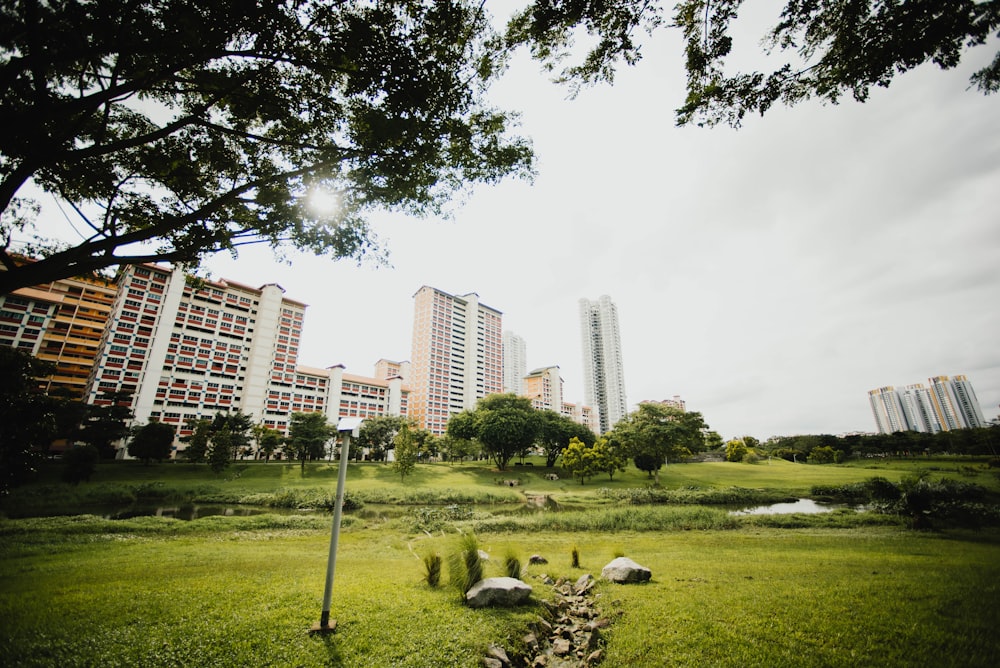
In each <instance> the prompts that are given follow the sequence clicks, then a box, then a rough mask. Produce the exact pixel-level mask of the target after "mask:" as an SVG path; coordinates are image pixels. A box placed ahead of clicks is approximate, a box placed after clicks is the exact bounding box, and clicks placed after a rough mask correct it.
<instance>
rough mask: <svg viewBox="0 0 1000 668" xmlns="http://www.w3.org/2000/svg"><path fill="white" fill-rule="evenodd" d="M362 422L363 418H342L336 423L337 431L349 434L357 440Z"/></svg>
mask: <svg viewBox="0 0 1000 668" xmlns="http://www.w3.org/2000/svg"><path fill="white" fill-rule="evenodd" d="M364 421H365V419H364V418H359V417H342V418H340V421H339V422H338V423H337V431H338V432H340V433H344V432H350V434H351V436H352V437H353V438H357V437H358V436H359V435H360V434H361V423H362V422H364Z"/></svg>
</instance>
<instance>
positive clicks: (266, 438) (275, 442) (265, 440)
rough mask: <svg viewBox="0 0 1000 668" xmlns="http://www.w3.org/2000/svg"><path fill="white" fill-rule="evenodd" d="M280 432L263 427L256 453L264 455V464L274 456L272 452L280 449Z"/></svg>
mask: <svg viewBox="0 0 1000 668" xmlns="http://www.w3.org/2000/svg"><path fill="white" fill-rule="evenodd" d="M281 439H282V435H281V432H280V431H278V430H277V429H273V428H271V427H265V428H264V432H263V433H262V434H261V435H260V437H259V438H258V440H257V447H258V451H259V452H262V453H264V463H267V462H268V460H270V459H271V457H273V456H274V451H275V450H277V449H278V448H279V447H281Z"/></svg>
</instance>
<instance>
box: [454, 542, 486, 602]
mask: <svg viewBox="0 0 1000 668" xmlns="http://www.w3.org/2000/svg"><path fill="white" fill-rule="evenodd" d="M482 579H483V560H482V558H481V557H480V556H479V540H478V539H477V538H476V536H475V534H471V533H467V534H463V535H462V537H461V539H459V543H458V550H457V551H456V552H455V553H454V554H451V555H449V557H448V581H449V583H450V584H451V586H452V587H454V588H456V589H457V590H458V591H459V594H460V595H461V596H462V600H465V594H466V593H468V591H469V590H470V589H472V587H473V586H474V585H475V584H476V583H477V582H479V581H480V580H482Z"/></svg>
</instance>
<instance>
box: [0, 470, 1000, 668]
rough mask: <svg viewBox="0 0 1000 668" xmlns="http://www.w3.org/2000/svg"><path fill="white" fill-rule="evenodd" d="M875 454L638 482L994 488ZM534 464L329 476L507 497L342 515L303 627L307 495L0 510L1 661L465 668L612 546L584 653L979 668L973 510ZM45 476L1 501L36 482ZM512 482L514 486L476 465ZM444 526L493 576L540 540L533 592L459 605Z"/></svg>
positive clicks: (978, 568) (133, 474) (220, 484)
mask: <svg viewBox="0 0 1000 668" xmlns="http://www.w3.org/2000/svg"><path fill="white" fill-rule="evenodd" d="M883 464H886V463H880V465H879V468H876V469H872V468H866V467H865V466H863V465H853V464H852V465H849V466H808V465H801V464H790V463H787V462H780V463H779V462H777V461H775V462H772V463H771V464H770V465H769V464H767V463H761V464H758V465H754V466H749V465H740V464H683V465H671V466H670V467H669V469H664V470H663V471H661V475H660V482H661V484H664V485H665V486H667V487H668V488H669V487H687V486H698V487H719V488H726V487H732V486H741V487H749V488H768V489H776V490H782V491H785V492H788V493H795V494H798V493H801V492H803V491H807V490H808V489H809V487H810V486H811V485H813V484H838V483H844V482H855V481H859V480H864V479H866V478H869V477H871V476H872V475H880V476H883V477H886V478H889V479H890V480H892V479H899V478H900V477H902V476H905V475H909V474H912V473H913V472H914V470H915V469H916V468H917V467H918V465H923V466H936V467H937V468H938V469H945V468H948V470H946V471H941V470H939V471H932V472H931V473H933V474H935V475H937V474H941V475H953V476H956V477H957V476H962V477H963V479H966V480H973V481H980V483H981V484H988V485H990V487H991V489H996V484H997V480H996V475H995V473H994V472H992V471H990V470H988V469H987V468H986V467H985V466H984V465H979V464H974V465H970V464H969V463H968V462H964V463H963V462H949V461H938V462H922V463H921V462H912V461H905V462H903V463H901V464H900V465H897V466H895V467H892V466H889V465H883ZM888 464H891V463H888ZM949 467H950V468H949ZM962 467H967V468H962ZM532 469H536V470H532ZM544 473H545V470H544V469H541V468H540V467H538V466H535V467H518V468H517V469H512V470H511V471H508V472H506V473H498V472H495V471H491V470H490V469H489V467H488V465H486V464H485V463H478V464H465V465H455V466H449V465H446V464H442V465H433V466H421V467H418V473H417V474H415V475H414V476H411V477H409V478H407V479H406V481H405V482H401V481H400V480H399V478H398V476H395V475H394V474H392V472H391V469H390V468H389V467H387V466H380V465H356V466H355V465H352V467H351V469H350V475H349V478H348V488H349V491H351V492H352V493H357V494H359V495H360V496H362V497H364V496H369V497H371V498H375V499H377V500H379V501H381V500H385V499H393V498H395V499H400V500H403V501H407V502H417V501H419V500H420V499H421V498H428V499H430V498H434V495H435V494H436V495H438V497H439V498H451V497H453V496H454V497H458V496H465V497H467V498H468V499H471V500H484V499H493V498H494V496H496V497H497V498H502V499H503V500H505V501H507V503H501V504H499V505H498V504H497V503H495V502H486V503H480V504H479V505H476V506H474V507H473V506H470V510H469V511H468V512H467V513H464V514H460V515H456V516H455V517H453V518H448V517H444V519H441V518H440V517H438V515H436V514H435V513H438V512H439V511H433V512H430V511H428V508H427V507H424V506H421V505H419V504H417V503H414V504H413V505H407V506H403V507H399V508H398V509H397V511H396V512H394V513H383V512H380V511H377V510H373V509H369V508H365V509H362V510H361V511H358V512H356V513H349V514H348V515H346V516H345V526H344V529H343V532H342V534H341V541H340V549H339V551H338V562H337V577H336V581H335V584H334V594H333V599H334V602H333V610H332V613H333V617H334V618H335V619H336V620H337V621H338V628H337V631H336V632H335V633H334V634H332V635H329V636H325V637H319V636H310V635H308V633H307V629H308V628H309V626H310V625H312V624H313V623H315V622H316V621H318V619H319V615H320V608H321V607H322V593H323V582H324V576H325V569H326V557H327V547H328V542H329V536H330V517H329V515H328V514H327V515H323V514H313V515H305V516H279V515H258V516H254V517H207V518H203V519H199V520H195V521H191V522H185V521H180V520H176V519H170V518H162V517H143V518H134V519H129V520H105V519H100V518H98V517H94V516H82V517H52V518H33V519H32V518H28V519H0V619H2V620H3V624H0V665H4V666H264V665H268V666H345V667H348V666H350V667H354V666H373V667H374V666H379V667H382V666H413V667H424V666H427V667H431V666H468V667H469V668H471V667H473V666H479V665H482V663H481V656H482V654H483V652H484V651H485V649H486V647H487V646H488V645H489V644H490V643H498V644H500V645H502V646H504V647H507V648H508V649H509V650H516V649H517V648H518V647H519V646H520V643H521V642H522V641H521V638H522V637H523V635H524V633H525V632H526V630H527V629H528V628H529V625H530V624H531V623H532V622H533V621H534V620H535V619H536V618H537V616H538V615H540V614H542V613H543V609H542V607H541V606H540V605H539V604H538V603H537V600H538V599H540V598H544V597H546V596H547V595H548V589H547V588H546V587H545V586H544V585H543V584H542V583H541V581H540V580H539V579H538V576H540V575H541V574H543V573H545V574H549V575H551V576H553V577H567V578H571V579H573V580H575V579H576V578H577V577H579V576H580V575H581V574H583V573H588V572H589V573H592V574H593V575H595V576H597V575H599V574H600V570H601V567H602V566H603V565H604V564H606V563H607V562H608V561H610V560H611V559H612V558H613V557H614V556H616V555H618V554H625V555H627V556H630V557H631V558H633V559H635V560H636V561H638V562H639V563H641V564H643V565H645V566H647V567H649V568H650V569H651V570H652V572H653V579H652V581H651V582H649V583H647V584H645V585H628V586H626V585H614V584H612V583H608V582H603V581H602V582H600V584H599V585H598V587H597V590H596V591H597V595H598V599H597V602H598V606H599V607H600V608H601V609H602V610H603V612H604V613H605V614H606V615H608V616H609V618H610V619H611V620H612V622H613V623H612V625H611V627H610V629H609V630H608V631H607V633H606V634H605V636H604V637H605V641H606V647H605V652H606V653H605V658H604V661H603V662H602V664H601V665H602V666H607V667H610V668H626V667H632V666H649V667H654V666H956V667H958V666H984V667H985V666H990V667H992V666H996V665H1000V639H998V638H997V634H996V633H995V630H994V627H995V622H996V619H997V612H998V601H1000V591H998V590H1000V585H998V583H1000V531H998V530H997V529H995V528H992V529H984V530H981V531H977V532H973V531H966V530H963V531H958V530H944V531H938V532H914V531H910V530H908V529H906V528H905V526H906V525H905V523H904V522H901V521H898V520H896V519H894V518H892V517H887V516H874V515H870V514H854V513H850V512H846V511H845V512H842V513H827V514H825V515H823V516H816V517H806V516H796V517H794V518H789V517H785V518H778V517H773V518H767V517H747V518H734V517H733V516H730V515H727V514H726V512H725V511H724V510H722V509H718V508H709V507H697V506H696V507H677V506H655V507H619V506H617V505H615V504H612V503H609V501H608V500H607V499H606V498H603V497H601V496H600V494H599V493H598V490H599V489H600V488H601V487H607V486H608V481H607V477H606V476H604V477H603V479H596V480H592V481H589V482H588V483H587V484H586V485H582V486H581V485H580V484H579V483H578V482H575V481H571V480H560V481H556V482H552V481H546V480H544V478H543V475H544ZM54 475H56V474H53V473H52V472H46V474H45V476H46V477H43V479H42V480H41V481H40V482H39V484H38V485H36V486H33V488H25V489H22V490H18V492H17V493H16V494H15V495H14V497H13V498H12V499H9V500H7V501H5V502H4V503H5V505H6V504H7V503H8V502H9V501H16V502H19V503H21V504H25V503H28V502H30V501H31V500H32V499H35V500H38V499H39V498H40V497H41V496H42V495H43V494H44V493H45V492H46V491H48V492H49V493H54V491H55V490H57V489H59V486H58V485H56V484H55V483H54V482H53V477H52V476H54ZM514 478H520V481H521V483H522V484H521V485H520V486H518V487H515V488H509V487H504V486H501V485H497V484H496V480H498V479H500V480H504V479H514ZM620 478H621V479H619V476H616V479H615V481H614V483H613V484H612V486H614V487H619V486H620V487H621V488H627V487H630V486H631V487H636V486H642V485H645V484H647V480H646V479H645V475H644V474H641V473H640V472H638V471H634V470H633V471H632V472H628V473H626V474H625V475H624V476H620ZM335 483H336V466H326V465H318V466H310V467H307V470H306V474H305V475H304V476H303V475H302V474H301V471H300V469H299V467H298V466H297V465H287V464H274V463H272V464H267V465H264V464H252V465H246V466H244V467H242V468H240V469H239V470H236V469H235V468H233V469H230V470H229V471H228V472H226V473H224V474H223V475H222V476H219V477H216V476H213V475H212V474H211V473H209V472H208V471H207V470H206V469H205V467H191V466H188V465H184V464H169V465H161V466H151V467H142V466H141V465H134V466H133V465H132V463H124V464H122V463H119V464H116V465H106V466H105V467H102V469H101V470H100V471H99V472H98V476H97V477H96V478H95V480H94V482H92V483H90V484H89V485H82V486H81V487H80V488H79V489H75V490H74V489H70V491H69V492H67V493H66V497H65V498H66V499H70V500H72V499H76V500H79V499H80V498H82V497H84V496H85V492H86V489H87V488H97V487H103V488H105V489H109V488H115V487H121V488H130V489H135V488H142V489H158V488H159V487H160V486H162V488H164V489H168V490H171V492H172V493H174V492H178V491H185V492H186V493H190V494H192V495H197V494H205V495H216V496H223V497H228V496H232V497H239V496H253V495H258V496H259V495H262V494H268V493H273V492H274V490H276V489H297V490H314V489H321V490H324V491H328V488H330V487H332V486H333V485H335ZM525 492H528V493H541V494H549V495H551V496H553V497H555V498H558V499H560V500H562V501H564V502H565V503H566V505H573V504H574V503H578V502H579V506H578V509H577V510H574V511H569V512H550V511H537V512H531V513H522V512H521V511H518V510H515V507H517V506H518V505H519V504H515V503H514V501H515V500H521V501H523V499H524V493H525ZM508 506H510V507H511V508H509V509H508ZM473 508H474V509H473ZM432 515H433V516H434V517H437V518H438V520H439V521H437V522H436V523H434V524H433V525H431V524H428V523H427V518H428V517H430V516H432ZM789 527H791V528H789ZM459 530H461V531H464V532H470V531H474V532H475V533H476V535H477V537H478V539H479V542H480V545H481V547H482V548H483V549H484V550H486V551H487V552H489V553H490V554H491V555H492V557H493V559H491V561H490V562H489V564H488V566H487V573H486V574H487V575H499V574H500V564H499V562H500V561H501V560H502V558H503V556H504V555H505V554H506V553H508V552H514V553H515V554H517V555H519V556H520V558H521V560H522V563H527V557H528V556H530V555H531V554H536V553H537V554H542V555H543V556H545V557H546V558H547V559H548V560H549V563H548V564H547V565H545V566H532V567H530V569H529V572H528V574H527V575H526V576H525V580H526V581H527V582H528V583H529V584H531V585H532V586H533V587H534V589H535V591H534V595H533V601H535V602H533V603H532V604H530V605H527V606H523V607H521V608H518V609H514V610H493V609H487V610H473V609H469V608H467V607H465V606H464V605H462V604H461V603H460V601H459V597H458V594H457V592H456V591H454V590H453V589H450V588H448V587H444V586H442V587H439V588H431V587H429V586H428V585H427V584H426V583H425V582H424V581H423V578H422V576H423V565H422V557H423V556H424V555H425V554H428V553H430V552H436V553H439V554H442V555H447V554H448V553H449V552H451V551H454V549H455V546H456V544H457V539H458V536H459V533H458V531H459ZM574 547H576V548H577V549H578V550H579V554H580V562H581V563H580V566H581V567H580V568H579V569H575V568H573V567H572V566H571V558H570V553H571V550H572V549H573V548H574Z"/></svg>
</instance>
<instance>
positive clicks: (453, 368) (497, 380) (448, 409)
mask: <svg viewBox="0 0 1000 668" xmlns="http://www.w3.org/2000/svg"><path fill="white" fill-rule="evenodd" d="M413 304H414V313H413V348H412V351H411V355H410V379H409V383H408V384H409V386H410V402H409V415H410V416H411V417H413V418H414V419H415V420H416V421H417V424H418V425H419V426H420V427H422V428H424V429H427V430H428V431H430V432H431V433H434V434H443V433H444V432H445V428H446V425H447V424H448V419H449V418H450V417H451V415H453V414H454V413H459V412H461V411H463V410H466V409H473V408H475V406H476V402H477V401H478V400H479V399H481V398H482V397H485V396H487V395H489V394H497V393H500V392H503V336H502V313H501V312H500V311H498V310H496V309H494V308H491V307H489V306H486V305H485V304H481V303H480V302H479V295H477V294H475V293H469V294H466V295H450V294H448V293H447V292H443V291H441V290H438V289H436V288H432V287H428V286H426V285H425V286H423V287H421V288H420V289H419V290H417V292H416V294H414V295H413Z"/></svg>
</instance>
